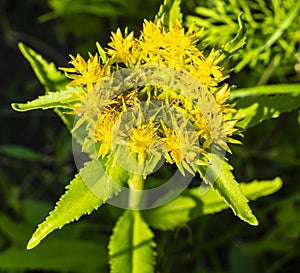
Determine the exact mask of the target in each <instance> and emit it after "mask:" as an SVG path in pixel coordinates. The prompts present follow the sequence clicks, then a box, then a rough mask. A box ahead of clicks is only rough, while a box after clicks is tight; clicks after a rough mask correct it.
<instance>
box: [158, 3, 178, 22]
mask: <svg viewBox="0 0 300 273" xmlns="http://www.w3.org/2000/svg"><path fill="white" fill-rule="evenodd" d="M180 2H181V0H164V3H163V4H162V5H161V6H160V8H159V11H158V14H157V15H156V17H155V19H156V20H157V19H160V18H163V23H164V25H165V26H169V25H170V23H173V24H175V23H176V21H179V22H182V13H181V10H180Z"/></svg>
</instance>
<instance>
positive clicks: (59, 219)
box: [27, 175, 102, 249]
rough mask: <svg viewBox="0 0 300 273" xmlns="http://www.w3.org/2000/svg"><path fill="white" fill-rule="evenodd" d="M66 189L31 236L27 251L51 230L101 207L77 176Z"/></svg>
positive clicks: (97, 199)
mask: <svg viewBox="0 0 300 273" xmlns="http://www.w3.org/2000/svg"><path fill="white" fill-rule="evenodd" d="M66 189H67V191H66V192H65V194H64V195H62V196H61V198H60V200H59V201H58V202H57V204H56V207H55V209H54V210H53V211H51V212H50V214H49V216H48V217H47V218H46V220H45V221H44V222H43V223H41V224H40V225H39V226H38V228H37V230H36V231H35V232H34V234H33V235H32V237H31V239H30V240H29V242H28V245H27V249H32V248H34V247H36V246H37V245H38V244H39V243H40V241H41V240H43V239H44V238H45V237H46V236H47V235H48V234H49V233H51V232H52V231H53V230H55V229H58V228H59V229H60V228H62V227H63V226H64V225H66V224H68V223H70V222H73V221H75V220H78V219H79V218H80V217H81V216H82V215H84V214H90V213H91V212H92V211H93V210H95V209H98V208H99V207H100V206H101V205H102V200H100V199H99V198H98V197H97V196H95V195H94V194H93V193H92V192H91V190H90V189H89V188H88V187H87V186H86V184H85V183H84V181H83V180H82V179H81V178H80V176H79V175H76V177H75V178H74V179H73V180H72V181H71V183H70V184H69V185H68V186H67V187H66Z"/></svg>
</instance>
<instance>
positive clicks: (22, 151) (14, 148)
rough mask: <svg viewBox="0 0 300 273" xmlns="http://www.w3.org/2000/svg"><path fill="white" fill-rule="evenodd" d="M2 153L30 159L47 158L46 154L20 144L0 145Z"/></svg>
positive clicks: (0, 152) (16, 157)
mask: <svg viewBox="0 0 300 273" xmlns="http://www.w3.org/2000/svg"><path fill="white" fill-rule="evenodd" d="M0 154H2V155H5V156H9V157H13V158H15V159H25V160H30V161H38V160H45V158H46V157H45V155H43V154H40V153H37V152H35V151H33V150H31V149H29V148H26V147H23V146H18V145H0Z"/></svg>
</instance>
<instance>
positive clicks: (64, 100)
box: [11, 87, 81, 112]
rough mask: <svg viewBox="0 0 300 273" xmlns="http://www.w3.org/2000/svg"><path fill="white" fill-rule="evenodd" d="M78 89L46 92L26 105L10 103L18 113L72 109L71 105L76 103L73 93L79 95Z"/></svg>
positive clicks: (69, 88)
mask: <svg viewBox="0 0 300 273" xmlns="http://www.w3.org/2000/svg"><path fill="white" fill-rule="evenodd" d="M80 91H81V90H80V88H71V87H68V88H67V89H66V90H64V91H57V92H48V93H47V94H46V95H43V96H39V97H38V98H37V99H35V100H33V101H29V102H27V103H12V104H11V106H12V108H13V109H14V110H16V111H19V112H25V111H30V110H34V109H43V110H45V109H50V108H55V107H59V108H65V109H72V108H73V107H72V106H71V105H72V103H74V102H76V99H75V97H74V93H80Z"/></svg>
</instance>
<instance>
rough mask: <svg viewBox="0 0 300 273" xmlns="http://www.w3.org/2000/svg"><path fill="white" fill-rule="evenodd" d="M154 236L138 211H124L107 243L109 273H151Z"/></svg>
mask: <svg viewBox="0 0 300 273" xmlns="http://www.w3.org/2000/svg"><path fill="white" fill-rule="evenodd" d="M153 238H154V235H153V233H152V231H151V229H150V228H149V227H148V225H147V223H146V222H145V221H144V219H143V218H142V216H141V214H140V212H139V211H125V213H124V214H123V215H122V216H121V217H120V219H119V220H118V222H117V224H116V226H115V227H114V229H113V234H112V236H111V238H110V242H109V246H108V248H109V257H110V265H111V273H140V272H143V273H153V272H154V265H155V259H154V258H155V252H154V250H153V248H154V247H155V243H154V241H153Z"/></svg>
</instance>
